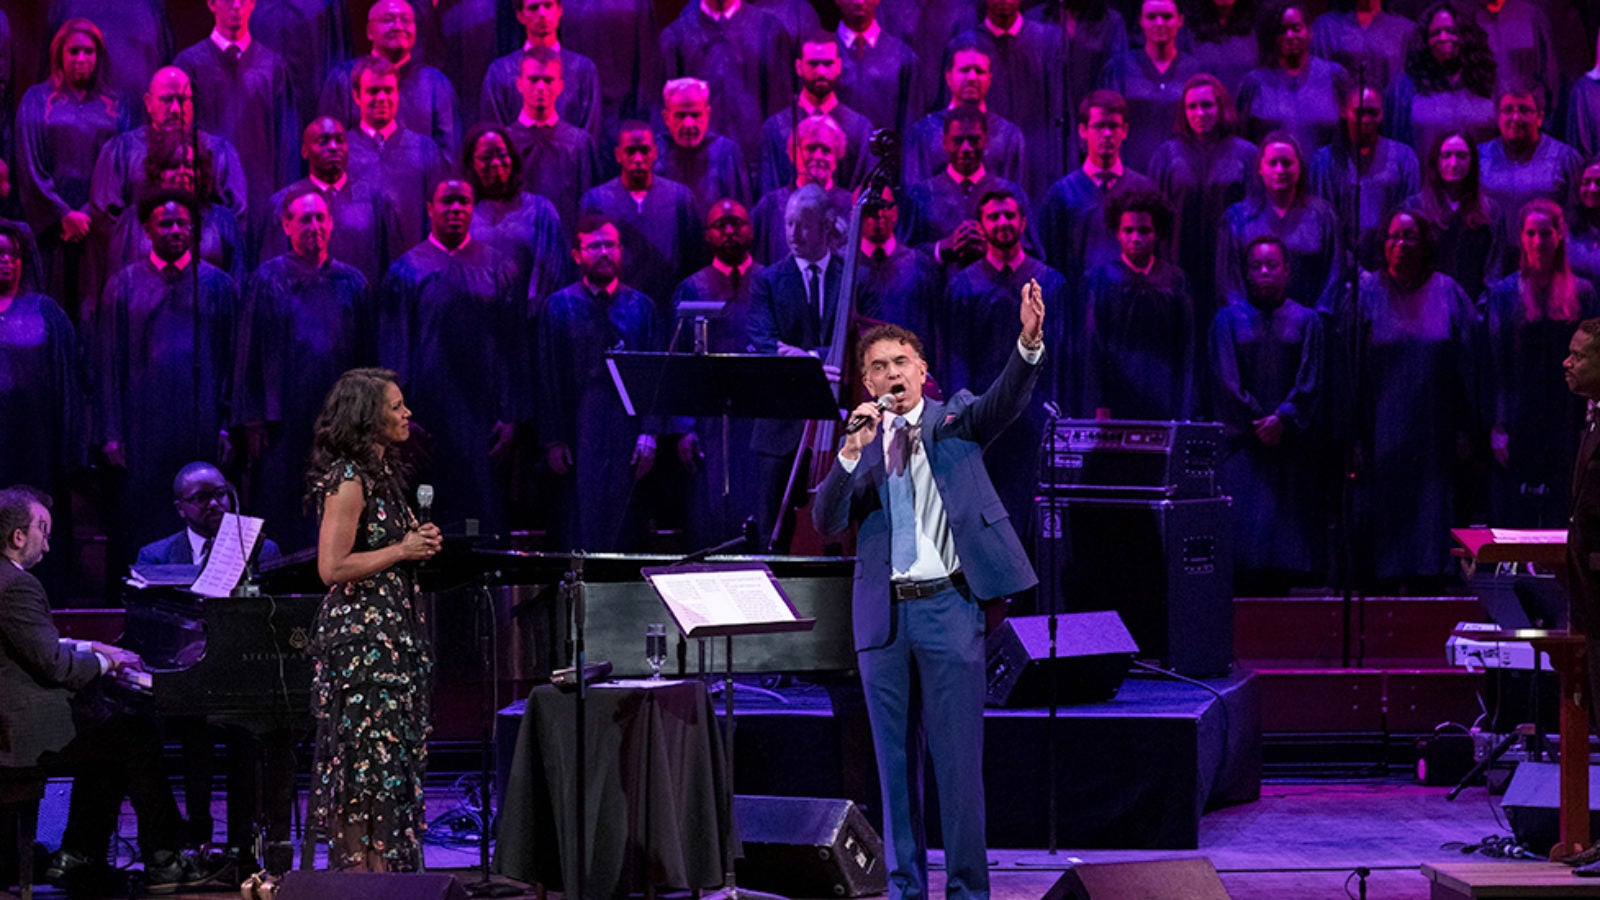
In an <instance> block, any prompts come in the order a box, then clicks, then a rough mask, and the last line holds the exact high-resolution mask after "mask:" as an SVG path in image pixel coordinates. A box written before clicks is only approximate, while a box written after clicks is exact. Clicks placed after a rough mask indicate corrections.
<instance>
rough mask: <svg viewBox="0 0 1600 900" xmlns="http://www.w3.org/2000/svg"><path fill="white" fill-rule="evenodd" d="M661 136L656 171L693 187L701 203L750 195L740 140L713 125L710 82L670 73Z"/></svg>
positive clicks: (663, 94)
mask: <svg viewBox="0 0 1600 900" xmlns="http://www.w3.org/2000/svg"><path fill="white" fill-rule="evenodd" d="M661 120H662V123H663V124H665V125H666V127H667V134H666V140H664V141H660V142H659V143H660V147H661V152H660V155H659V156H657V157H656V174H657V175H660V176H661V177H662V178H665V179H667V180H668V181H676V182H677V183H679V184H681V185H683V186H684V187H687V188H688V189H689V190H690V191H693V192H694V197H695V201H696V203H697V205H698V207H699V208H700V209H709V208H710V206H711V204H713V203H715V202H717V201H718V200H722V199H732V200H738V201H739V202H740V204H741V208H742V204H744V203H745V202H746V201H748V200H749V198H750V170H749V169H748V168H747V167H746V166H745V163H744V156H743V155H742V154H741V153H740V152H739V145H738V144H735V143H734V142H733V141H730V140H728V139H727V138H725V137H723V136H722V135H720V134H717V133H715V132H713V131H711V130H710V128H711V87H710V85H707V84H706V83H705V82H704V81H701V80H700V79H698V78H674V79H673V80H671V81H669V82H667V83H666V85H665V86H664V87H662V88H661Z"/></svg>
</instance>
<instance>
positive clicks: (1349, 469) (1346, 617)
mask: <svg viewBox="0 0 1600 900" xmlns="http://www.w3.org/2000/svg"><path fill="white" fill-rule="evenodd" d="M1366 92H1367V71H1366V66H1365V65H1364V64H1358V65H1357V66H1356V107H1357V110H1358V112H1357V113H1356V114H1357V115H1358V116H1359V115H1360V113H1359V109H1360V106H1361V104H1362V103H1363V102H1364V101H1365V99H1366ZM1351 124H1353V123H1347V124H1346V126H1345V128H1346V135H1345V138H1346V140H1347V141H1348V142H1349V144H1350V151H1351V162H1352V163H1353V164H1354V167H1355V184H1354V186H1353V187H1354V191H1355V193H1354V197H1353V208H1352V210H1351V215H1350V217H1349V218H1350V220H1351V221H1350V222H1349V224H1348V225H1347V226H1346V227H1348V228H1349V229H1350V234H1351V237H1350V247H1349V250H1348V252H1347V254H1346V259H1344V260H1341V262H1342V263H1343V264H1344V266H1345V278H1344V286H1345V296H1346V297H1347V298H1349V302H1348V303H1346V306H1347V309H1345V310H1344V319H1345V321H1344V322H1343V323H1342V324H1343V325H1344V328H1345V352H1346V353H1347V354H1348V360H1347V365H1348V367H1349V371H1350V375H1351V385H1350V387H1351V390H1350V395H1351V397H1352V398H1354V399H1353V404H1352V405H1353V407H1354V408H1353V409H1352V410H1351V416H1350V419H1351V422H1350V432H1349V434H1347V435H1346V441H1345V453H1344V456H1345V458H1344V471H1343V476H1344V477H1343V479H1342V482H1341V485H1340V490H1339V567H1340V568H1341V569H1342V570H1343V571H1342V574H1343V576H1344V577H1343V579H1342V581H1343V584H1341V585H1340V600H1339V608H1340V620H1341V630H1342V632H1343V641H1342V644H1341V648H1340V649H1341V652H1340V660H1341V665H1343V666H1344V667H1345V668H1349V667H1350V664H1351V662H1352V661H1354V662H1357V663H1359V662H1360V661H1361V660H1362V659H1363V658H1365V656H1366V615H1367V610H1366V603H1365V599H1366V598H1365V596H1359V597H1358V596H1357V595H1358V593H1360V592H1358V591H1357V590H1356V586H1355V583H1356V564H1355V537H1354V535H1353V534H1352V533H1351V532H1352V529H1353V526H1354V525H1355V505H1356V481H1357V479H1358V478H1359V477H1360V472H1359V468H1360V466H1359V462H1360V459H1359V457H1360V454H1359V452H1358V451H1359V448H1360V439H1359V437H1358V435H1360V434H1363V433H1364V432H1365V429H1366V421H1367V417H1366V409H1365V400H1366V399H1367V397H1366V391H1365V390H1364V389H1363V386H1362V385H1363V381H1364V379H1365V373H1364V371H1363V366H1362V362H1363V356H1364V354H1365V353H1366V341H1365V337H1366V336H1365V334H1364V333H1363V327H1364V326H1363V325H1362V316H1361V262H1360V259H1361V148H1360V147H1359V146H1357V145H1356V141H1355V140H1354V139H1352V138H1351V137H1350V135H1349V129H1350V126H1351ZM1358 603H1359V605H1360V612H1359V614H1358V621H1357V622H1356V627H1357V628H1358V629H1359V631H1360V635H1359V636H1357V634H1356V633H1355V632H1354V631H1352V628H1351V626H1352V618H1357V614H1356V612H1355V611H1356V607H1357V604H1358Z"/></svg>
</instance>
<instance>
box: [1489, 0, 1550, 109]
mask: <svg viewBox="0 0 1600 900" xmlns="http://www.w3.org/2000/svg"><path fill="white" fill-rule="evenodd" d="M1471 9H1472V14H1473V18H1474V20H1475V21H1476V22H1477V23H1478V26H1479V27H1480V28H1482V29H1483V31H1484V33H1485V34H1487V35H1488V36H1489V49H1490V51H1492V52H1493V53H1494V60H1495V62H1496V63H1498V64H1499V69H1498V74H1497V76H1496V78H1497V80H1499V81H1502V82H1504V81H1509V80H1511V79H1513V78H1530V79H1532V80H1534V81H1536V82H1538V83H1539V84H1542V85H1544V87H1545V98H1544V99H1545V109H1552V108H1554V107H1555V105H1556V101H1557V100H1558V99H1559V98H1558V97H1557V96H1556V94H1555V90H1556V86H1557V85H1559V84H1561V80H1560V73H1559V72H1558V71H1557V70H1556V54H1555V48H1554V46H1553V43H1552V39H1551V34H1550V17H1549V16H1547V15H1545V12H1544V10H1543V9H1540V8H1539V7H1538V6H1537V5H1535V4H1533V3H1529V2H1528V0H1506V5H1505V6H1504V7H1502V8H1501V10H1500V11H1499V12H1498V13H1492V12H1490V11H1489V10H1488V9H1486V8H1485V7H1484V6H1483V4H1482V3H1477V4H1474V5H1473V6H1472V7H1471Z"/></svg>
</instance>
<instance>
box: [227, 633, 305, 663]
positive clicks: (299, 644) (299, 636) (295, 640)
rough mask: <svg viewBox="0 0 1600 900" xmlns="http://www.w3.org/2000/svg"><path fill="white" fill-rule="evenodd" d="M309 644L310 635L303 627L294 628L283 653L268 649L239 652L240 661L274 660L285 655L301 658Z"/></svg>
mask: <svg viewBox="0 0 1600 900" xmlns="http://www.w3.org/2000/svg"><path fill="white" fill-rule="evenodd" d="M310 646H311V637H310V635H309V633H308V632H307V631H306V629H305V628H295V629H294V630H292V631H290V632H289V649H288V651H287V652H285V653H272V652H270V651H266V652H259V653H241V654H239V656H238V659H239V661H240V662H275V661H277V660H279V659H283V658H285V657H289V658H301V657H304V656H305V655H306V650H307V648H309V647H310Z"/></svg>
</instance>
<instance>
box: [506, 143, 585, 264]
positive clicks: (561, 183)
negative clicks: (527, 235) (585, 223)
mask: <svg viewBox="0 0 1600 900" xmlns="http://www.w3.org/2000/svg"><path fill="white" fill-rule="evenodd" d="M506 131H507V132H508V133H509V134H510V135H511V142H512V143H513V144H516V145H517V152H518V153H520V154H522V185H523V187H526V188H527V189H528V191H529V192H531V193H534V194H538V195H539V196H541V197H543V198H545V199H546V200H549V201H550V202H551V203H554V204H555V206H556V212H557V213H559V214H560V215H561V225H562V227H563V228H565V229H566V232H567V235H568V236H569V237H570V236H572V235H574V234H575V233H576V232H575V231H574V229H576V228H577V227H578V205H579V201H581V200H582V199H583V195H584V192H586V191H588V190H589V188H591V187H593V186H594V185H596V184H599V183H600V152H599V150H597V149H596V148H595V143H594V138H592V137H589V133H588V132H586V131H584V130H582V129H580V128H577V127H574V126H572V125H568V124H567V123H566V122H557V123H556V124H555V125H554V126H553V127H550V128H546V127H543V126H538V125H535V126H532V127H529V126H527V125H523V124H522V123H521V122H514V123H512V124H511V125H508V126H506Z"/></svg>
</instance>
